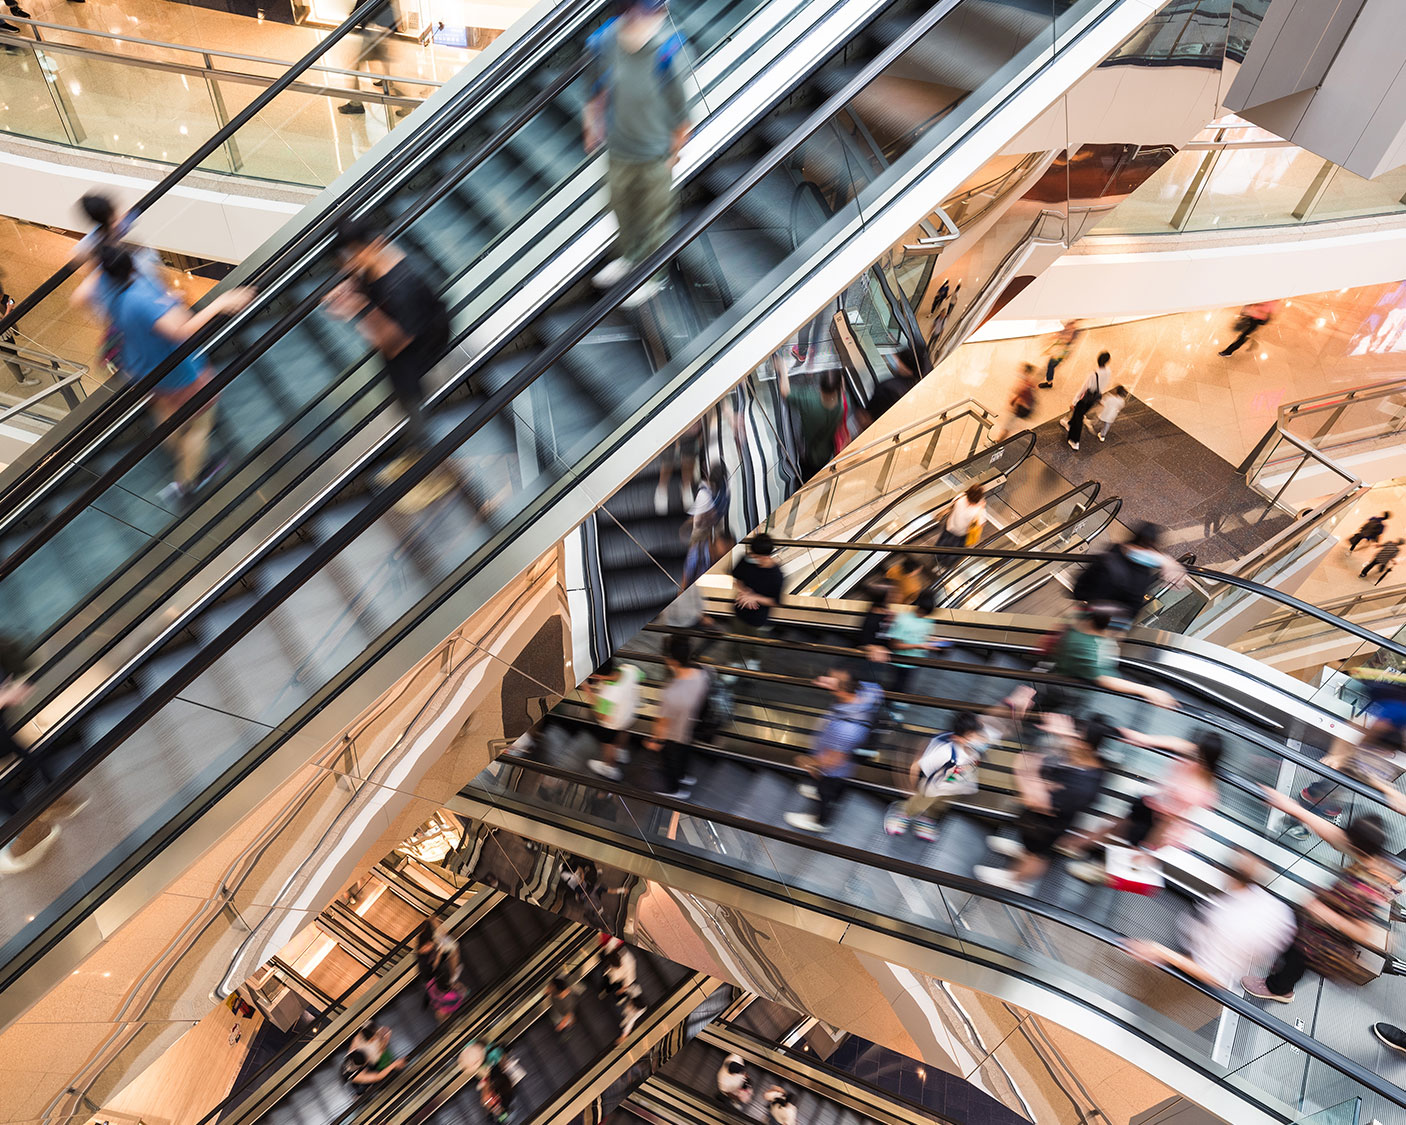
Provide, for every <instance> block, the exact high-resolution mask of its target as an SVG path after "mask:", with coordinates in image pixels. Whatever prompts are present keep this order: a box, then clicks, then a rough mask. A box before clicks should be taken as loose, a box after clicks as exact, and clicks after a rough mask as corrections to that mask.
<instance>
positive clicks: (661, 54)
mask: <svg viewBox="0 0 1406 1125" xmlns="http://www.w3.org/2000/svg"><path fill="white" fill-rule="evenodd" d="M619 24H620V20H619V19H618V18H617V19H613V20H611V21H610V22H609V23H607V24H606V25H605V26H604V27H602V28H601V29H600V30H599V31H597V32H595V33H594V34H593V35H592V36H591V38H590V40H589V45H590V48H591V59H592V62H591V67H590V72H589V82H590V90H591V95H592V96H595V95H596V94H599V93H600V92H601V91H603V90H604V91H605V92H606V96H607V107H606V117H607V125H606V147H607V148H608V149H609V151H610V156H611V159H613V160H621V161H624V162H625V163H626V164H643V163H645V162H647V161H651V160H663V159H664V158H665V157H667V156H668V155H669V149H670V148H671V146H672V144H673V137H674V131H675V130H676V129H678V128H680V127H681V126H682V125H683V124H684V123H685V122H686V121H687V120H688V93H687V91H686V90H685V89H684V74H685V73H686V72H687V70H688V60H687V55H686V51H685V49H684V46H683V40H682V39H681V38H679V37H678V36H677V35H676V33H675V31H674V29H673V27H672V26H671V25H670V23H669V21H668V20H667V19H666V20H664V22H663V23H661V24H660V25H659V27H658V29H657V30H656V31H655V33H654V34H653V35H652V36H651V37H650V39H649V42H647V43H646V44H645V45H644V46H643V47H641V48H640V49H639V50H638V51H627V50H625V48H624V47H622V46H621V45H620V41H619V36H618V34H617V32H618V30H619Z"/></svg>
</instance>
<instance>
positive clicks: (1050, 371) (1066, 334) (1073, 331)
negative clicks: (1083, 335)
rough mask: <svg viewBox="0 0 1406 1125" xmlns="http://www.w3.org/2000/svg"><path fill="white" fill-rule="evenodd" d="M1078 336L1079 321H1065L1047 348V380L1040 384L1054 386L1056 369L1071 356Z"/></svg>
mask: <svg viewBox="0 0 1406 1125" xmlns="http://www.w3.org/2000/svg"><path fill="white" fill-rule="evenodd" d="M1078 338H1079V322H1078V321H1075V320H1067V321H1065V322H1064V327H1063V328H1061V329H1060V330H1059V331H1058V332H1057V333H1055V338H1054V339H1053V340H1051V341H1050V346H1049V347H1048V348H1047V349H1046V350H1045V357H1046V362H1045V381H1044V382H1043V383H1041V384H1040V386H1042V387H1053V386H1054V377H1055V369H1056V368H1058V367H1059V365H1060V364H1061V363H1063V362H1064V361H1065V360H1066V359H1067V358H1068V357H1069V352H1070V349H1072V348H1073V347H1074V341H1075V340H1077V339H1078Z"/></svg>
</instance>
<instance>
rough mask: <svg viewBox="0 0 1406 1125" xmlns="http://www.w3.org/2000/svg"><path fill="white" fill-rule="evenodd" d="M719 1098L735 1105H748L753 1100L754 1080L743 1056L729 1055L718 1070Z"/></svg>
mask: <svg viewBox="0 0 1406 1125" xmlns="http://www.w3.org/2000/svg"><path fill="white" fill-rule="evenodd" d="M718 1097H720V1098H722V1099H723V1100H724V1101H727V1102H731V1103H732V1104H733V1105H747V1104H748V1103H749V1102H751V1100H752V1079H751V1077H750V1076H749V1075H748V1074H747V1064H746V1063H745V1062H743V1061H742V1056H741V1055H728V1057H727V1058H725V1059H723V1065H722V1066H720V1067H719V1068H718Z"/></svg>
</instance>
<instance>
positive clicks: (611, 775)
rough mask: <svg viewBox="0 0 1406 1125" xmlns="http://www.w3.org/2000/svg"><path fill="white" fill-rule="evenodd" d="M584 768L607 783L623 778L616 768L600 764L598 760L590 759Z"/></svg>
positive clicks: (608, 764)
mask: <svg viewBox="0 0 1406 1125" xmlns="http://www.w3.org/2000/svg"><path fill="white" fill-rule="evenodd" d="M586 768H587V769H588V770H590V771H591V772H592V773H593V774H596V775H598V776H600V777H603V778H606V779H607V780H608V781H619V780H620V779H621V778H622V777H624V776H625V775H624V774H622V773H621V772H620V768H619V767H618V766H612V765H611V764H610V763H609V762H602V761H601V760H600V759H599V758H592V759H591V760H590V761H589V762H587V763H586Z"/></svg>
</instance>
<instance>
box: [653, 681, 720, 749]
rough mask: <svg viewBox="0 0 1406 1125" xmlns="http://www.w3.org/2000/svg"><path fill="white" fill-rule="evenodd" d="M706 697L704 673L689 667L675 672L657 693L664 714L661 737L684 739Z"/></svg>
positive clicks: (688, 733)
mask: <svg viewBox="0 0 1406 1125" xmlns="http://www.w3.org/2000/svg"><path fill="white" fill-rule="evenodd" d="M707 698H708V673H707V672H705V671H703V670H702V669H701V668H690V669H688V670H687V671H686V674H684V675H679V676H675V677H674V678H673V679H672V680H670V681H669V686H668V687H666V688H665V689H664V691H663V693H662V694H661V695H660V696H659V712H660V714H662V715H663V716H664V737H665V738H666V739H668V740H669V741H670V742H687V741H688V740H689V739H691V738H692V737H693V728H694V726H696V725H697V723H698V716H699V715H700V714H701V713H702V711H703V701H704V700H705V699H707Z"/></svg>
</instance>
